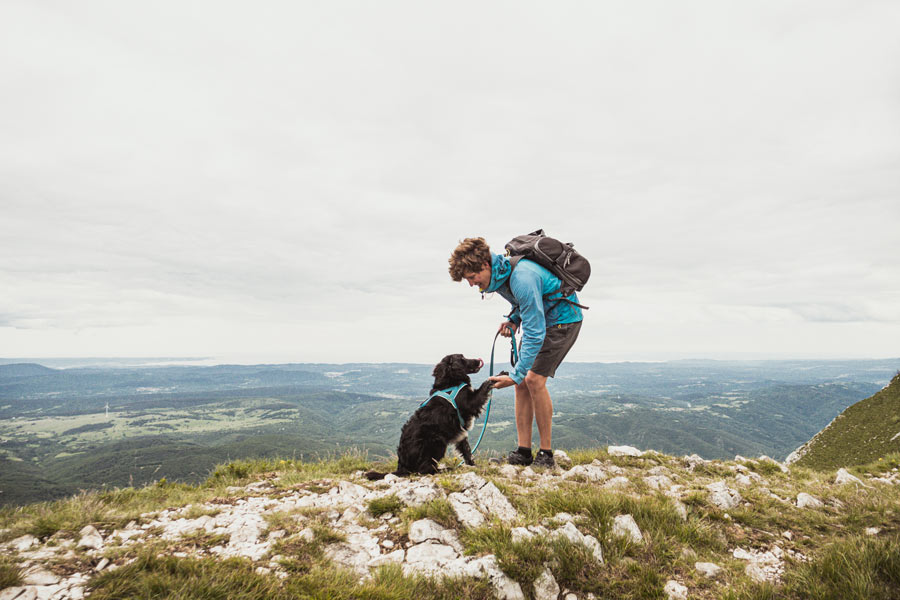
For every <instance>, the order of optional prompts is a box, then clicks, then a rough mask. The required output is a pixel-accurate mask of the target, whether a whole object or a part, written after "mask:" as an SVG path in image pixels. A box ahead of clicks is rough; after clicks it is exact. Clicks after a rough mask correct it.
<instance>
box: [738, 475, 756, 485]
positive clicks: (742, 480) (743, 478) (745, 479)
mask: <svg viewBox="0 0 900 600" xmlns="http://www.w3.org/2000/svg"><path fill="white" fill-rule="evenodd" d="M734 482H735V483H737V484H738V485H740V486H742V487H747V486H750V485H753V480H752V479H750V477H749V476H747V475H743V474H741V475H738V476H737V477H735V478H734Z"/></svg>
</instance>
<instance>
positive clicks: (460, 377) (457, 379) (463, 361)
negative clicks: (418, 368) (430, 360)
mask: <svg viewBox="0 0 900 600" xmlns="http://www.w3.org/2000/svg"><path fill="white" fill-rule="evenodd" d="M483 366H484V361H483V360H481V359H480V358H466V357H465V356H463V355H462V354H448V355H447V356H445V357H444V358H442V359H441V362H439V363H438V364H437V365H435V367H434V371H433V372H432V373H431V374H432V375H434V388H435V389H442V388H445V387H452V386H454V385H459V384H460V383H471V381H470V380H469V373H477V372H478V371H479V370H480V369H481V367H483Z"/></svg>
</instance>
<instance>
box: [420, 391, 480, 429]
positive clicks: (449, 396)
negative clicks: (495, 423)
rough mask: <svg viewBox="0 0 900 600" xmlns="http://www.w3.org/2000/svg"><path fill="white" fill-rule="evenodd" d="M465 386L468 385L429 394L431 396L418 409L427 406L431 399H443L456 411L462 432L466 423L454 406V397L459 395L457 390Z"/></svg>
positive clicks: (457, 408)
mask: <svg viewBox="0 0 900 600" xmlns="http://www.w3.org/2000/svg"><path fill="white" fill-rule="evenodd" d="M467 385H469V384H468V383H461V384H459V385H458V386H456V387H452V388H447V389H445V390H438V391H436V392H434V393H433V394H431V396H430V397H429V398H428V400H426V401H425V402H423V403H422V404H421V405H420V406H419V408H422V407H423V406H425V405H426V404H428V403H429V402H430V401H431V399H432V398H443V399H444V400H446V401H447V402H449V403H450V404H452V405H453V408H455V409H456V416H457V417H459V426H460V427H462V428H463V430H465V429H466V422H465V421H464V420H463V418H462V414H461V413H460V412H459V407H458V406H457V405H456V396H457V395H458V394H459V390H461V389H463V388H464V387H466V386H467Z"/></svg>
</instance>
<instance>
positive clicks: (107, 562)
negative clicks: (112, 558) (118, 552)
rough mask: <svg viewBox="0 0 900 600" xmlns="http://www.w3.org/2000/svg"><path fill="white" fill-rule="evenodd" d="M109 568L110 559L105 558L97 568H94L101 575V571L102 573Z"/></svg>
mask: <svg viewBox="0 0 900 600" xmlns="http://www.w3.org/2000/svg"><path fill="white" fill-rule="evenodd" d="M108 566H109V559H108V558H104V559H102V560H101V561H100V562H99V563H97V566H96V567H94V570H95V571H97V572H98V573H99V572H100V571H102V570H103V569H105V568H106V567H108Z"/></svg>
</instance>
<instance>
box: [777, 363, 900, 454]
mask: <svg viewBox="0 0 900 600" xmlns="http://www.w3.org/2000/svg"><path fill="white" fill-rule="evenodd" d="M891 452H900V373H898V374H897V375H895V376H894V378H893V379H892V380H891V382H890V383H889V384H888V385H887V386H886V387H885V388H884V389H883V390H881V391H880V392H878V393H876V394H875V395H874V396H872V397H870V398H866V399H865V400H860V401H859V402H857V403H856V404H853V405H852V406H849V407H848V408H847V409H846V410H844V412H842V413H841V414H839V415H838V416H837V417H836V418H835V419H834V421H832V422H831V423H830V424H829V425H828V426H827V427H825V429H823V430H822V431H820V432H819V433H817V434H816V435H815V436H814V437H813V438H812V439H811V440H810V441H808V442H807V443H806V444H804V445H803V446H801V447H800V448H798V449H797V450H796V451H795V452H793V453H792V454H791V455H790V456H788V458H787V462H788V463H797V464H798V465H800V466H803V467H809V468H812V469H836V468H838V467H849V466H852V465H861V464H865V463H869V462H872V461H876V460H878V459H879V458H882V457H884V456H885V455H887V454H889V453H891Z"/></svg>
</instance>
